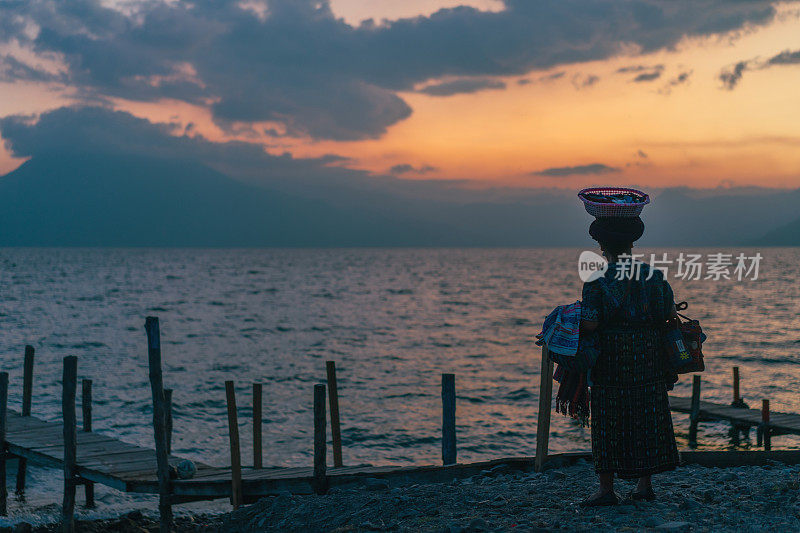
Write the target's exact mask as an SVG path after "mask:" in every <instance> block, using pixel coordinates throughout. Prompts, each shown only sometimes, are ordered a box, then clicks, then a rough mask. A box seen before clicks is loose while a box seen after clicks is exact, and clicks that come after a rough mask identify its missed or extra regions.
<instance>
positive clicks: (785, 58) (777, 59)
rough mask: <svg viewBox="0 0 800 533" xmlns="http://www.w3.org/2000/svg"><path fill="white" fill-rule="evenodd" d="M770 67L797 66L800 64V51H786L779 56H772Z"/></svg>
mask: <svg viewBox="0 0 800 533" xmlns="http://www.w3.org/2000/svg"><path fill="white" fill-rule="evenodd" d="M767 64H768V65H797V64H800V50H794V51H792V50H784V51H783V52H781V53H780V54H778V55H775V56H772V57H771V58H769V60H768V61H767Z"/></svg>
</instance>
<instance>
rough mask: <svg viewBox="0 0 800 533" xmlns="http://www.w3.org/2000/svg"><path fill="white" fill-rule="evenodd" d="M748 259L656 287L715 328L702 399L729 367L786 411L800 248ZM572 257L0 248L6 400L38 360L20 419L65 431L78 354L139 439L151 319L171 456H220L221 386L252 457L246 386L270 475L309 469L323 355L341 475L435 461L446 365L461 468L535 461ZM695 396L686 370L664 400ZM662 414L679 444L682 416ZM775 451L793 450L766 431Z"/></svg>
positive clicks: (106, 417) (575, 433) (558, 426)
mask: <svg viewBox="0 0 800 533" xmlns="http://www.w3.org/2000/svg"><path fill="white" fill-rule="evenodd" d="M657 251H658V252H663V251H666V252H668V253H670V254H677V253H678V252H679V250H657ZM717 251H718V250H700V252H703V253H710V252H717ZM729 251H734V252H736V253H738V252H739V251H740V250H729ZM744 251H745V252H747V253H748V254H752V253H754V252H755V250H744ZM760 252H761V253H762V255H764V259H763V260H762V263H761V268H760V276H759V280H757V281H744V282H736V281H718V282H717V281H710V280H704V281H680V280H674V279H671V280H670V281H671V282H672V284H673V287H674V289H675V294H676V298H678V299H687V300H689V301H690V308H689V310H688V311H687V313H688V314H689V315H690V316H692V317H694V318H699V319H700V320H701V322H702V324H703V326H704V328H705V330H706V331H707V333H708V335H709V340H708V343H707V345H706V348H705V352H706V358H707V370H706V372H705V373H704V374H703V397H704V398H705V399H709V400H717V401H721V402H729V401H730V398H731V390H730V381H731V378H730V374H731V367H732V366H734V365H738V366H739V367H740V368H741V375H742V393H743V396H744V398H745V400H746V401H748V402H749V403H750V404H751V405H756V404H760V400H761V398H770V400H771V401H772V404H771V405H772V409H773V410H776V411H777V410H783V411H800V318H799V317H800V283H798V274H800V249H765V250H763V249H762V250H760ZM579 253H580V250H577V249H552V250H542V249H512V250H503V249H491V250H484V249H463V250H461V249H442V250H435V249H434V250H431V249H355V250H187V249H180V250H170V249H161V250H49V249H35V250H30V249H5V250H0V269H1V270H2V279H3V283H2V306H1V307H0V324H2V328H3V329H2V330H3V335H2V337H1V338H0V344H1V347H2V354H3V365H2V366H3V369H4V370H7V371H9V372H10V373H11V387H12V391H11V399H10V401H11V406H12V408H19V404H20V391H21V372H22V353H23V347H24V345H25V344H32V345H33V346H34V347H35V348H36V369H35V385H34V399H33V411H34V414H35V415H36V416H40V417H43V418H45V419H49V420H56V419H58V418H60V376H61V359H62V357H64V356H65V355H77V356H78V358H79V362H78V366H79V374H80V377H87V378H92V379H93V380H94V398H95V406H94V417H95V420H94V426H95V429H96V430H98V431H103V432H106V433H108V434H111V435H116V436H119V437H120V438H122V439H124V440H126V441H129V442H133V443H136V444H141V445H144V446H152V431H151V420H152V419H151V412H150V390H149V382H148V376H147V355H146V345H145V334H144V329H143V324H144V318H145V316H147V315H157V316H159V317H160V320H161V331H162V351H163V356H164V370H165V382H166V385H167V386H168V387H171V388H173V389H174V390H175V392H174V409H175V411H174V426H175V429H174V445H173V450H174V451H175V452H176V453H177V454H182V455H185V456H189V457H193V458H196V459H199V460H202V461H204V462H207V463H211V464H220V465H222V464H226V463H227V462H228V443H227V439H228V437H227V420H226V415H225V394H224V382H225V380H229V379H231V380H236V383H237V395H238V396H237V400H238V402H239V406H240V410H239V411H240V422H241V431H242V440H243V453H244V455H245V457H244V462H245V463H250V462H251V451H250V443H251V441H252V438H251V423H250V420H249V417H250V415H251V410H250V404H251V395H250V387H251V383H252V382H254V381H258V382H261V383H263V384H264V417H265V420H264V442H265V450H264V453H265V457H264V463H265V464H274V465H304V464H309V463H310V461H311V452H312V413H311V408H312V394H313V384H314V383H317V382H321V381H323V380H324V376H325V361H326V360H328V359H333V360H335V361H336V363H337V370H338V378H339V396H340V404H341V418H342V426H343V441H344V448H345V451H344V457H345V462H347V463H351V464H352V463H373V464H413V463H436V462H438V461H440V453H441V452H440V441H439V436H440V432H441V430H440V423H441V409H440V407H441V399H440V379H441V378H440V374H441V373H442V372H453V373H455V374H456V386H457V392H458V412H457V416H458V450H459V452H458V453H459V460H460V461H472V460H479V459H488V458H494V457H499V456H511V455H533V453H534V448H535V434H536V432H535V420H536V414H537V396H538V383H539V381H538V375H539V365H540V352H539V349H538V348H537V347H536V346H534V345H533V343H532V338H533V336H534V335H535V334H536V333H538V331H539V328H540V325H541V321H542V319H543V317H544V316H545V315H546V314H547V312H549V311H550V310H551V309H552V308H553V307H554V306H556V305H558V304H563V303H568V302H572V301H574V300H576V299H578V298H579V297H580V288H581V282H580V279H579V278H578V276H577V257H578V254H579ZM670 278H672V275H670ZM689 388H690V379H688V377H686V376H684V377H683V378H682V380H681V382H680V383H679V384H678V385H677V386H676V390H675V393H676V394H680V395H688V394H689ZM674 418H675V422H676V431H677V432H678V436H679V439H680V442H681V443H685V434H686V432H687V424H686V419H685V417H684V416H683V415H678V414H676V415H675V417H674ZM726 429H727V428H726V426H725V425H724V424H702V425H701V433H700V442H701V445H702V446H704V447H707V448H715V447H716V448H719V447H725V446H727V445H728V441H727V437H726ZM752 438H753V439H754V435H752ZM550 442H551V449H552V450H554V451H565V450H586V449H589V447H590V443H589V432H588V430H586V429H582V428H580V427H579V426H578V425H576V424H575V423H573V422H572V421H571V420H568V419H565V418H564V417H562V416H560V415H554V416H553V435H552V437H551V440H550ZM744 445H745V446H747V443H745V444H744ZM753 445H754V443H753ZM773 446H774V447H776V448H778V447H792V448H796V447H798V446H800V439H797V438H795V437H791V436H781V437H775V438H774V439H773Z"/></svg>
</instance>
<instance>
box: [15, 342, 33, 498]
mask: <svg viewBox="0 0 800 533" xmlns="http://www.w3.org/2000/svg"><path fill="white" fill-rule="evenodd" d="M34 353H35V350H34V349H33V346H31V345H27V346H25V361H24V364H23V371H22V413H21V414H22V416H31V404H32V400H33V356H34ZM27 472H28V460H27V459H25V458H23V457H20V458H19V461H18V463H17V490H16V492H17V495H18V496H20V497H22V496H23V495H24V494H25V477H26V475H27Z"/></svg>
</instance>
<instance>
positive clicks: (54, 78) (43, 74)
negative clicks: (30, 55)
mask: <svg viewBox="0 0 800 533" xmlns="http://www.w3.org/2000/svg"><path fill="white" fill-rule="evenodd" d="M0 81H5V82H15V81H32V82H41V83H53V82H60V81H63V76H61V75H60V74H54V73H52V72H48V71H46V70H43V69H40V68H38V67H35V66H31V65H28V64H27V63H23V62H22V61H20V60H19V59H17V58H16V57H14V56H11V55H0Z"/></svg>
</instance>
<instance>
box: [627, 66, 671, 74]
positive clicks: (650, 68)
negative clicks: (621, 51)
mask: <svg viewBox="0 0 800 533" xmlns="http://www.w3.org/2000/svg"><path fill="white" fill-rule="evenodd" d="M656 70H664V65H652V66H649V65H629V66H627V67H621V68H618V69H617V73H618V74H631V73H638V72H645V71H647V72H652V71H656Z"/></svg>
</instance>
